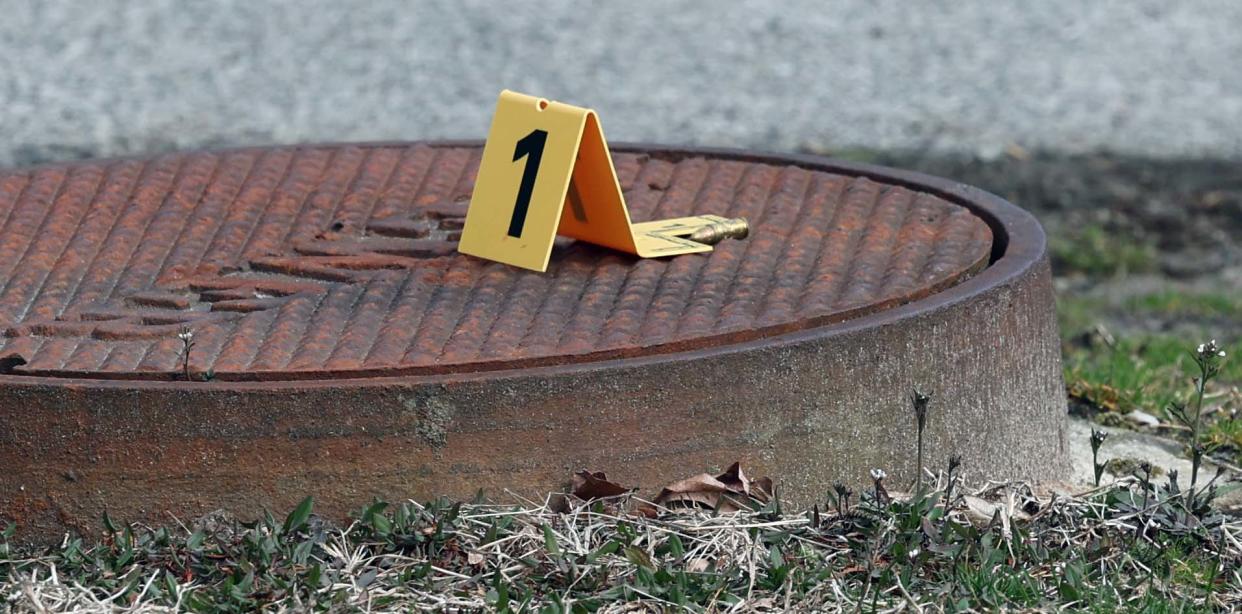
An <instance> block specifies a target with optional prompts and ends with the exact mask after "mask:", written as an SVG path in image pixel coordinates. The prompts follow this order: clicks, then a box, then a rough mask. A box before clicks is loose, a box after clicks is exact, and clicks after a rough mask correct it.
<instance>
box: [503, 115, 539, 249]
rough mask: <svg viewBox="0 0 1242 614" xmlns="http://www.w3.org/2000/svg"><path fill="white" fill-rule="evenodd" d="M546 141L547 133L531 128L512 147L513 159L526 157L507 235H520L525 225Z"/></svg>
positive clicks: (515, 160)
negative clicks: (528, 132)
mask: <svg viewBox="0 0 1242 614" xmlns="http://www.w3.org/2000/svg"><path fill="white" fill-rule="evenodd" d="M547 141H548V133H547V132H545V131H543V130H532V131H531V132H530V134H528V135H526V136H524V137H522V140H520V141H518V142H517V146H516V147H514V148H513V161H514V162H517V161H518V160H521V159H522V158H523V157H527V156H529V157H527V158H526V168H525V169H523V170H522V183H521V185H519V186H518V193H517V201H516V202H514V203H513V217H511V218H509V236H511V237H521V236H522V227H523V226H525V225H526V212H527V211H528V210H529V209H530V196H531V194H532V193H533V192H534V191H535V175H537V174H539V161H540V160H542V159H543V145H544V143H546V142H547Z"/></svg>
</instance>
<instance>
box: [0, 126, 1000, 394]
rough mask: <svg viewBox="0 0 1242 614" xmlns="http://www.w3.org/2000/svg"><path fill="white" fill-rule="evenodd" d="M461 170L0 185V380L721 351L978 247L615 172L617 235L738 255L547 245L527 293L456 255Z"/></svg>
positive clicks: (970, 223)
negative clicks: (720, 234)
mask: <svg viewBox="0 0 1242 614" xmlns="http://www.w3.org/2000/svg"><path fill="white" fill-rule="evenodd" d="M478 155H479V151H478V150H477V149H475V148H470V147H455V146H454V147H450V146H436V145H434V144H431V145H427V144H411V145H385V146H363V147H358V146H340V147H314V148H310V147H301V148H278V149H268V150H239V151H233V152H225V153H197V154H182V155H169V156H163V157H159V158H155V159H152V160H149V161H134V160H122V161H109V162H85V163H79V164H72V165H66V166H55V167H45V168H40V169H34V170H25V171H9V172H7V173H3V174H0V224H2V226H0V228H2V231H0V254H4V255H5V258H4V259H3V260H2V261H0V284H2V286H0V327H2V330H3V332H4V335H3V338H0V357H7V360H0V364H3V366H4V367H3V368H5V369H7V370H9V371H11V372H13V373H17V374H31V375H58V376H76V377H116V378H127V377H128V378H133V377H141V378H154V379H170V378H176V377H178V374H179V373H180V369H179V366H180V360H181V354H182V343H181V341H180V340H179V339H178V338H177V333H178V332H180V331H181V330H182V328H183V327H189V328H190V329H191V330H193V332H194V341H195V346H194V349H193V350H192V352H191V355H190V366H191V371H192V372H193V373H194V374H195V375H196V377H202V376H205V375H206V374H208V373H211V374H214V376H215V377H217V378H221V379H283V378H316V377H360V376H374V375H386V374H402V373H410V374H413V373H430V372H440V371H465V370H477V369H489V368H505V367H517V366H528V365H537V364H549V363H559V362H566V361H576V360H590V359H601V358H609V357H619V356H632V355H636V354H641V353H648V352H665V351H675V350H680V349H687V348H693V347H701V346H704V345H708V344H718V343H731V342H736V341H739V340H744V339H749V338H754V337H757V336H761V335H768V334H775V333H779V332H785V331H789V330H797V329H800V328H805V327H809V326H818V325H823V324H826V323H830V322H834V321H839V320H843V319H847V318H850V317H853V316H856V315H858V314H862V313H869V312H873V311H876V310H879V309H884V308H887V307H889V306H892V305H895V304H900V303H903V302H908V301H910V300H914V299H917V298H921V297H923V296H926V295H927V294H930V293H931V292H934V291H937V290H939V289H942V288H944V287H946V286H948V285H951V284H954V283H956V282H958V281H960V280H962V279H964V278H965V277H967V276H969V275H971V274H973V273H974V272H976V271H978V270H980V269H981V268H982V267H984V266H986V263H987V258H988V255H989V253H990V250H991V243H992V235H991V231H990V230H989V228H988V226H987V225H986V224H985V223H983V221H982V220H980V219H979V218H978V217H976V216H975V215H973V214H972V213H971V212H970V211H968V210H967V209H965V208H963V207H961V206H958V205H955V204H952V203H949V202H947V201H945V200H943V199H941V198H938V197H936V196H934V195H931V194H925V193H920V192H917V191H912V190H909V189H907V188H904V187H899V186H893V185H886V184H882V183H878V182H876V181H873V180H869V179H866V178H857V177H849V176H843V175H838V174H833V173H828V172H823V171H817V170H814V169H804V168H799V167H795V166H779V165H773V164H763V163H757V162H747V161H739V160H732V159H727V158H704V157H675V156H669V157H668V158H667V159H662V158H659V157H654V158H653V157H649V156H647V155H645V154H632V153H616V154H615V157H616V163H617V170H618V174H619V177H620V180H621V183H622V187H623V188H624V189H625V190H626V199H627V202H629V203H630V207H631V209H632V212H633V215H634V217H635V219H637V220H644V219H652V218H655V217H677V216H685V215H695V214H699V213H707V212H715V213H721V214H724V215H728V216H730V217H738V216H745V217H747V218H749V219H750V221H751V224H752V237H751V238H750V239H748V240H747V241H745V242H731V243H726V244H722V245H720V246H717V248H716V251H714V252H712V253H711V254H707V255H694V256H682V257H680V258H678V259H675V260H643V261H640V260H637V259H634V258H631V257H628V256H624V255H618V254H615V253H611V252H609V251H608V250H604V249H599V248H595V247H592V246H589V245H585V244H578V243H572V242H567V241H563V242H561V243H560V244H559V246H558V248H557V249H556V251H555V252H554V254H553V258H552V265H551V266H550V268H549V270H548V273H547V274H544V275H540V274H537V273H531V272H527V271H523V270H520V269H516V268H513V267H509V266H506V265H503V264H498V263H489V262H484V261H482V260H479V259H475V258H471V257H468V256H464V255H461V254H457V253H455V247H456V240H457V238H458V237H459V235H460V229H461V225H462V221H463V216H464V215H465V210H466V203H467V201H468V199H469V196H470V193H471V190H472V183H473V180H474V174H475V170H476V169H477V164H478Z"/></svg>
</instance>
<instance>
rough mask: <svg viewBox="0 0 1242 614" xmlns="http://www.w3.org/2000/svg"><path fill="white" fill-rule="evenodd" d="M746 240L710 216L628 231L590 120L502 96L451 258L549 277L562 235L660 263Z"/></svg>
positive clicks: (590, 115) (551, 105)
mask: <svg viewBox="0 0 1242 614" xmlns="http://www.w3.org/2000/svg"><path fill="white" fill-rule="evenodd" d="M566 204H568V205H569V206H568V207H566ZM746 233H747V226H746V220H744V219H741V218H738V219H734V220H729V219H725V218H722V217H718V216H715V215H697V216H692V217H680V218H674V219H668V220H656V221H651V222H640V223H637V224H635V223H631V222H630V214H629V211H628V210H626V208H625V197H624V196H622V195H621V185H620V184H619V183H617V172H616V169H615V168H613V165H612V156H611V155H610V154H609V153H608V144H607V143H606V142H604V131H603V130H602V129H601V128H600V125H599V118H598V117H597V116H596V115H595V112H594V111H592V110H591V109H584V108H582V107H575V106H571V105H567V104H563V103H560V102H554V101H549V100H545V99H542V98H536V97H534V96H527V95H525V94H519V93H517V92H511V91H509V90H504V91H502V92H500V99H499V100H497V102H496V113H495V115H493V116H492V127H491V130H490V131H489V132H488V134H487V142H486V143H484V145H483V159H482V160H481V161H480V162H479V173H478V176H477V178H476V179H475V183H474V194H473V195H472V196H471V197H470V208H469V209H468V210H467V211H466V225H465V228H463V229H462V234H461V241H460V243H459V244H458V246H457V250H458V251H460V252H461V253H463V254H470V255H471V256H478V257H480V258H486V259H488V260H495V261H497V262H504V263H506V264H511V265H514V266H519V267H522V268H525V269H531V270H533V271H546V270H547V269H548V259H549V257H550V256H551V254H552V243H553V241H555V240H556V235H558V234H560V235H564V236H567V237H572V238H574V239H578V240H579V241H587V242H589V243H594V244H596V245H602V246H605V247H610V248H612V249H616V250H619V251H623V252H627V253H630V254H634V255H636V256H639V257H642V258H658V257H662V256H677V255H680V254H693V253H699V252H710V251H712V246H711V244H712V243H716V242H718V241H720V240H721V239H724V238H726V237H734V238H739V239H741V238H745V236H746Z"/></svg>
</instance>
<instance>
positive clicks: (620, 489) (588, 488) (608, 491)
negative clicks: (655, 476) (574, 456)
mask: <svg viewBox="0 0 1242 614" xmlns="http://www.w3.org/2000/svg"><path fill="white" fill-rule="evenodd" d="M572 492H573V495H574V496H575V497H578V498H579V499H582V500H583V501H591V500H593V499H606V498H608V497H616V496H619V495H624V494H626V493H628V492H630V489H628V488H626V487H624V486H622V485H620V484H617V483H616V482H610V481H609V480H608V476H606V475H604V472H603V471H596V472H594V473H592V472H590V471H579V472H578V473H575V474H574V477H573V489H572Z"/></svg>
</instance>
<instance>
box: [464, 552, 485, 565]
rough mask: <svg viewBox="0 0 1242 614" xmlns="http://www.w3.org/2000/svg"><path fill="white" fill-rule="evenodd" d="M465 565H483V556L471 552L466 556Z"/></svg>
mask: <svg viewBox="0 0 1242 614" xmlns="http://www.w3.org/2000/svg"><path fill="white" fill-rule="evenodd" d="M466 563H467V564H469V565H470V566H471V567H478V566H480V565H482V564H483V555H482V554H480V553H478V552H471V553H470V554H467V555H466Z"/></svg>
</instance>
